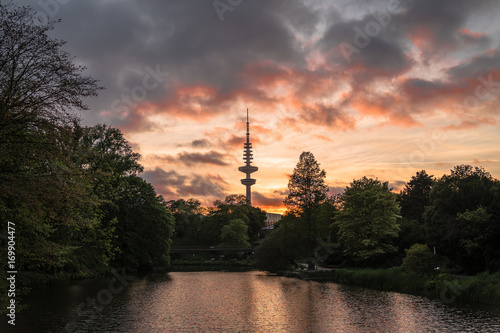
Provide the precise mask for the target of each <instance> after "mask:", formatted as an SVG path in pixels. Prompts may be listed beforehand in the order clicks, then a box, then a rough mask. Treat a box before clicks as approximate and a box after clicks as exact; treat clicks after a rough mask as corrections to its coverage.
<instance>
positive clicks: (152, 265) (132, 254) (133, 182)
mask: <svg viewBox="0 0 500 333" xmlns="http://www.w3.org/2000/svg"><path fill="white" fill-rule="evenodd" d="M126 182H127V185H126V189H127V190H126V191H125V193H124V194H123V195H122V196H121V197H120V199H119V200H118V201H117V206H118V211H119V213H118V216H117V219H118V223H117V225H116V241H115V245H116V247H117V248H118V249H119V251H118V254H117V258H116V260H115V264H116V265H120V266H124V267H127V268H129V269H135V270H152V269H156V268H166V267H168V266H169V265H170V257H169V251H170V246H171V243H172V241H171V237H172V232H173V229H174V223H175V221H174V218H173V217H172V215H171V214H170V212H169V211H168V210H167V207H166V203H165V201H164V200H163V197H161V196H158V195H157V194H156V192H155V190H154V188H153V186H151V184H149V183H147V182H146V181H144V180H143V179H142V178H140V177H138V176H128V177H127V178H126Z"/></svg>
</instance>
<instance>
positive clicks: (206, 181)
mask: <svg viewBox="0 0 500 333" xmlns="http://www.w3.org/2000/svg"><path fill="white" fill-rule="evenodd" d="M142 178H144V179H145V180H146V181H148V182H150V183H151V184H152V185H153V186H154V188H155V189H156V191H157V192H158V193H159V194H161V195H163V196H164V197H165V198H166V199H179V198H190V197H205V198H210V199H221V198H224V197H225V196H226V191H227V187H228V184H227V182H226V181H225V180H224V179H223V178H222V177H221V176H219V175H212V174H208V173H207V174H205V175H200V174H191V175H181V174H179V173H177V172H176V171H175V170H170V171H165V170H163V169H162V168H158V167H157V168H155V169H154V170H148V171H145V172H144V173H143V174H142Z"/></svg>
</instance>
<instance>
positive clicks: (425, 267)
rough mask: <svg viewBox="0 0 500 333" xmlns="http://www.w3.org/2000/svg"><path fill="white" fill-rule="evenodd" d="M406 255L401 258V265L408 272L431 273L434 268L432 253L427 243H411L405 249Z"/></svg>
mask: <svg viewBox="0 0 500 333" xmlns="http://www.w3.org/2000/svg"><path fill="white" fill-rule="evenodd" d="M405 252H406V257H405V258H404V259H403V267H404V268H406V269H407V270H409V271H410V272H413V273H416V274H419V275H425V274H431V273H432V271H433V269H434V263H435V258H434V254H433V253H432V252H431V250H429V248H428V247H427V245H423V244H413V245H412V246H411V247H410V248H409V249H406V250H405Z"/></svg>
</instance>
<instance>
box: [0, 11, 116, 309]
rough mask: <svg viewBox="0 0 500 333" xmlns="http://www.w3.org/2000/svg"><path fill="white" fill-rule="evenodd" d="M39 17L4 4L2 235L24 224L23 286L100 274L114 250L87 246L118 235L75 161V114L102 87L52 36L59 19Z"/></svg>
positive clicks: (20, 231) (0, 24)
mask: <svg viewBox="0 0 500 333" xmlns="http://www.w3.org/2000/svg"><path fill="white" fill-rule="evenodd" d="M35 19H36V12H35V11H34V10H32V9H30V8H29V7H19V6H17V5H16V4H15V3H14V2H13V1H2V3H0V35H1V38H0V39H1V41H0V221H1V231H2V234H4V233H3V231H4V230H3V228H4V226H6V222H7V220H9V221H12V222H14V223H15V224H16V231H17V235H18V238H17V245H18V251H17V256H16V259H17V264H18V267H17V269H18V270H19V271H20V272H21V273H20V275H19V282H20V283H23V282H24V283H27V282H30V281H31V282H33V281H44V280H46V279H47V277H69V276H74V275H75V276H86V275H88V274H95V273H96V272H99V271H101V270H103V269H104V268H105V266H106V264H107V262H108V260H109V258H110V257H111V253H110V251H108V250H109V249H106V250H105V253H104V254H103V256H101V257H96V258H95V259H96V260H94V261H92V262H86V261H85V260H84V258H83V254H84V251H82V248H83V247H86V248H87V250H88V251H87V253H92V251H94V250H98V247H99V246H100V245H102V246H103V247H107V245H106V244H109V240H110V239H109V235H108V234H106V233H101V232H100V231H99V230H98V229H97V228H96V226H97V225H98V224H99V219H100V213H99V212H98V210H97V209H96V206H97V204H98V203H97V197H96V196H95V195H94V194H93V193H92V187H91V185H90V184H89V182H88V179H87V178H86V173H85V171H84V170H82V169H80V168H79V167H78V166H77V165H75V164H74V163H73V161H72V160H71V158H70V156H71V154H72V152H73V150H72V148H73V145H72V140H71V139H72V137H71V135H72V131H73V128H74V126H73V123H74V122H75V117H74V116H73V115H72V113H71V111H72V110H85V109H87V106H86V105H85V104H84V103H83V100H84V99H85V98H87V97H90V96H95V95H96V94H97V91H98V90H99V87H98V86H97V82H96V81H95V80H94V79H92V78H90V77H87V76H84V75H83V71H84V68H83V67H80V66H76V65H75V64H74V63H73V58H72V57H71V56H70V55H69V54H68V53H66V52H65V51H63V50H62V47H63V45H64V42H62V41H58V40H55V39H52V38H50V37H49V36H48V31H49V30H51V29H52V28H53V27H54V22H50V23H49V24H48V25H45V26H37V25H36V24H34V20H35ZM96 239H99V240H100V241H102V243H101V244H100V245H99V246H98V245H95V246H94V245H93V244H94V242H93V241H94V240H96ZM1 245H2V248H3V247H4V246H5V244H4V243H3V242H2V244H1ZM2 308H3V307H2Z"/></svg>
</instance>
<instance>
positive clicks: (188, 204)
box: [167, 198, 205, 244]
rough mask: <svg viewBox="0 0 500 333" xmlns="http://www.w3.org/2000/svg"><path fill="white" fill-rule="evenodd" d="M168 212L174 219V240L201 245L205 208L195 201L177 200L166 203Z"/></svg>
mask: <svg viewBox="0 0 500 333" xmlns="http://www.w3.org/2000/svg"><path fill="white" fill-rule="evenodd" d="M167 208H168V210H169V211H170V212H171V213H172V214H173V216H174V219H175V234H174V238H176V239H182V240H184V242H188V243H190V244H202V237H203V232H204V227H205V226H204V218H203V213H204V212H205V208H204V207H203V206H202V205H201V202H200V201H199V200H197V199H193V198H191V199H188V200H184V199H178V200H170V201H168V202H167Z"/></svg>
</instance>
